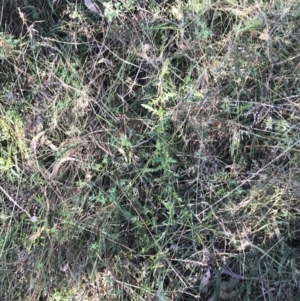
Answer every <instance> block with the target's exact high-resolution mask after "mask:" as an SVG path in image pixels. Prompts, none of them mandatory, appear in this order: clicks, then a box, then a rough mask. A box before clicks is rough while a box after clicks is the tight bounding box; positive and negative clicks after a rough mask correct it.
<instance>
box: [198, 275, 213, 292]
mask: <svg viewBox="0 0 300 301" xmlns="http://www.w3.org/2000/svg"><path fill="white" fill-rule="evenodd" d="M210 276H211V272H210V270H208V271H207V272H206V273H205V274H204V276H203V278H202V280H201V282H200V292H201V293H204V294H205V293H207V290H208V286H207V284H208V282H209V280H210Z"/></svg>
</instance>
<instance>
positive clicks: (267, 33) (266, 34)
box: [258, 28, 270, 41]
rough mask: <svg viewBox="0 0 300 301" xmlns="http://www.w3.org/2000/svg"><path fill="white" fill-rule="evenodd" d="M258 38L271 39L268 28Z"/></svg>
mask: <svg viewBox="0 0 300 301" xmlns="http://www.w3.org/2000/svg"><path fill="white" fill-rule="evenodd" d="M258 38H259V39H260V40H262V41H268V40H269V39H270V36H269V31H268V28H265V29H264V30H263V32H262V33H261V34H260V35H259V37H258Z"/></svg>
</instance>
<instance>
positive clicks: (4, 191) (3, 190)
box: [0, 186, 31, 218]
mask: <svg viewBox="0 0 300 301" xmlns="http://www.w3.org/2000/svg"><path fill="white" fill-rule="evenodd" d="M0 190H1V191H2V192H3V193H4V194H5V195H6V196H7V198H8V199H9V200H10V201H11V202H12V203H14V204H15V205H16V206H17V207H18V208H19V209H21V210H22V211H23V212H25V213H26V214H27V215H28V217H29V218H30V217H31V216H30V214H29V213H28V211H26V210H25V209H24V208H22V207H21V206H20V205H19V204H18V203H17V202H16V201H15V200H14V199H13V198H12V197H11V196H10V195H9V194H8V193H7V192H6V190H5V189H4V188H2V187H1V186H0Z"/></svg>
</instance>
